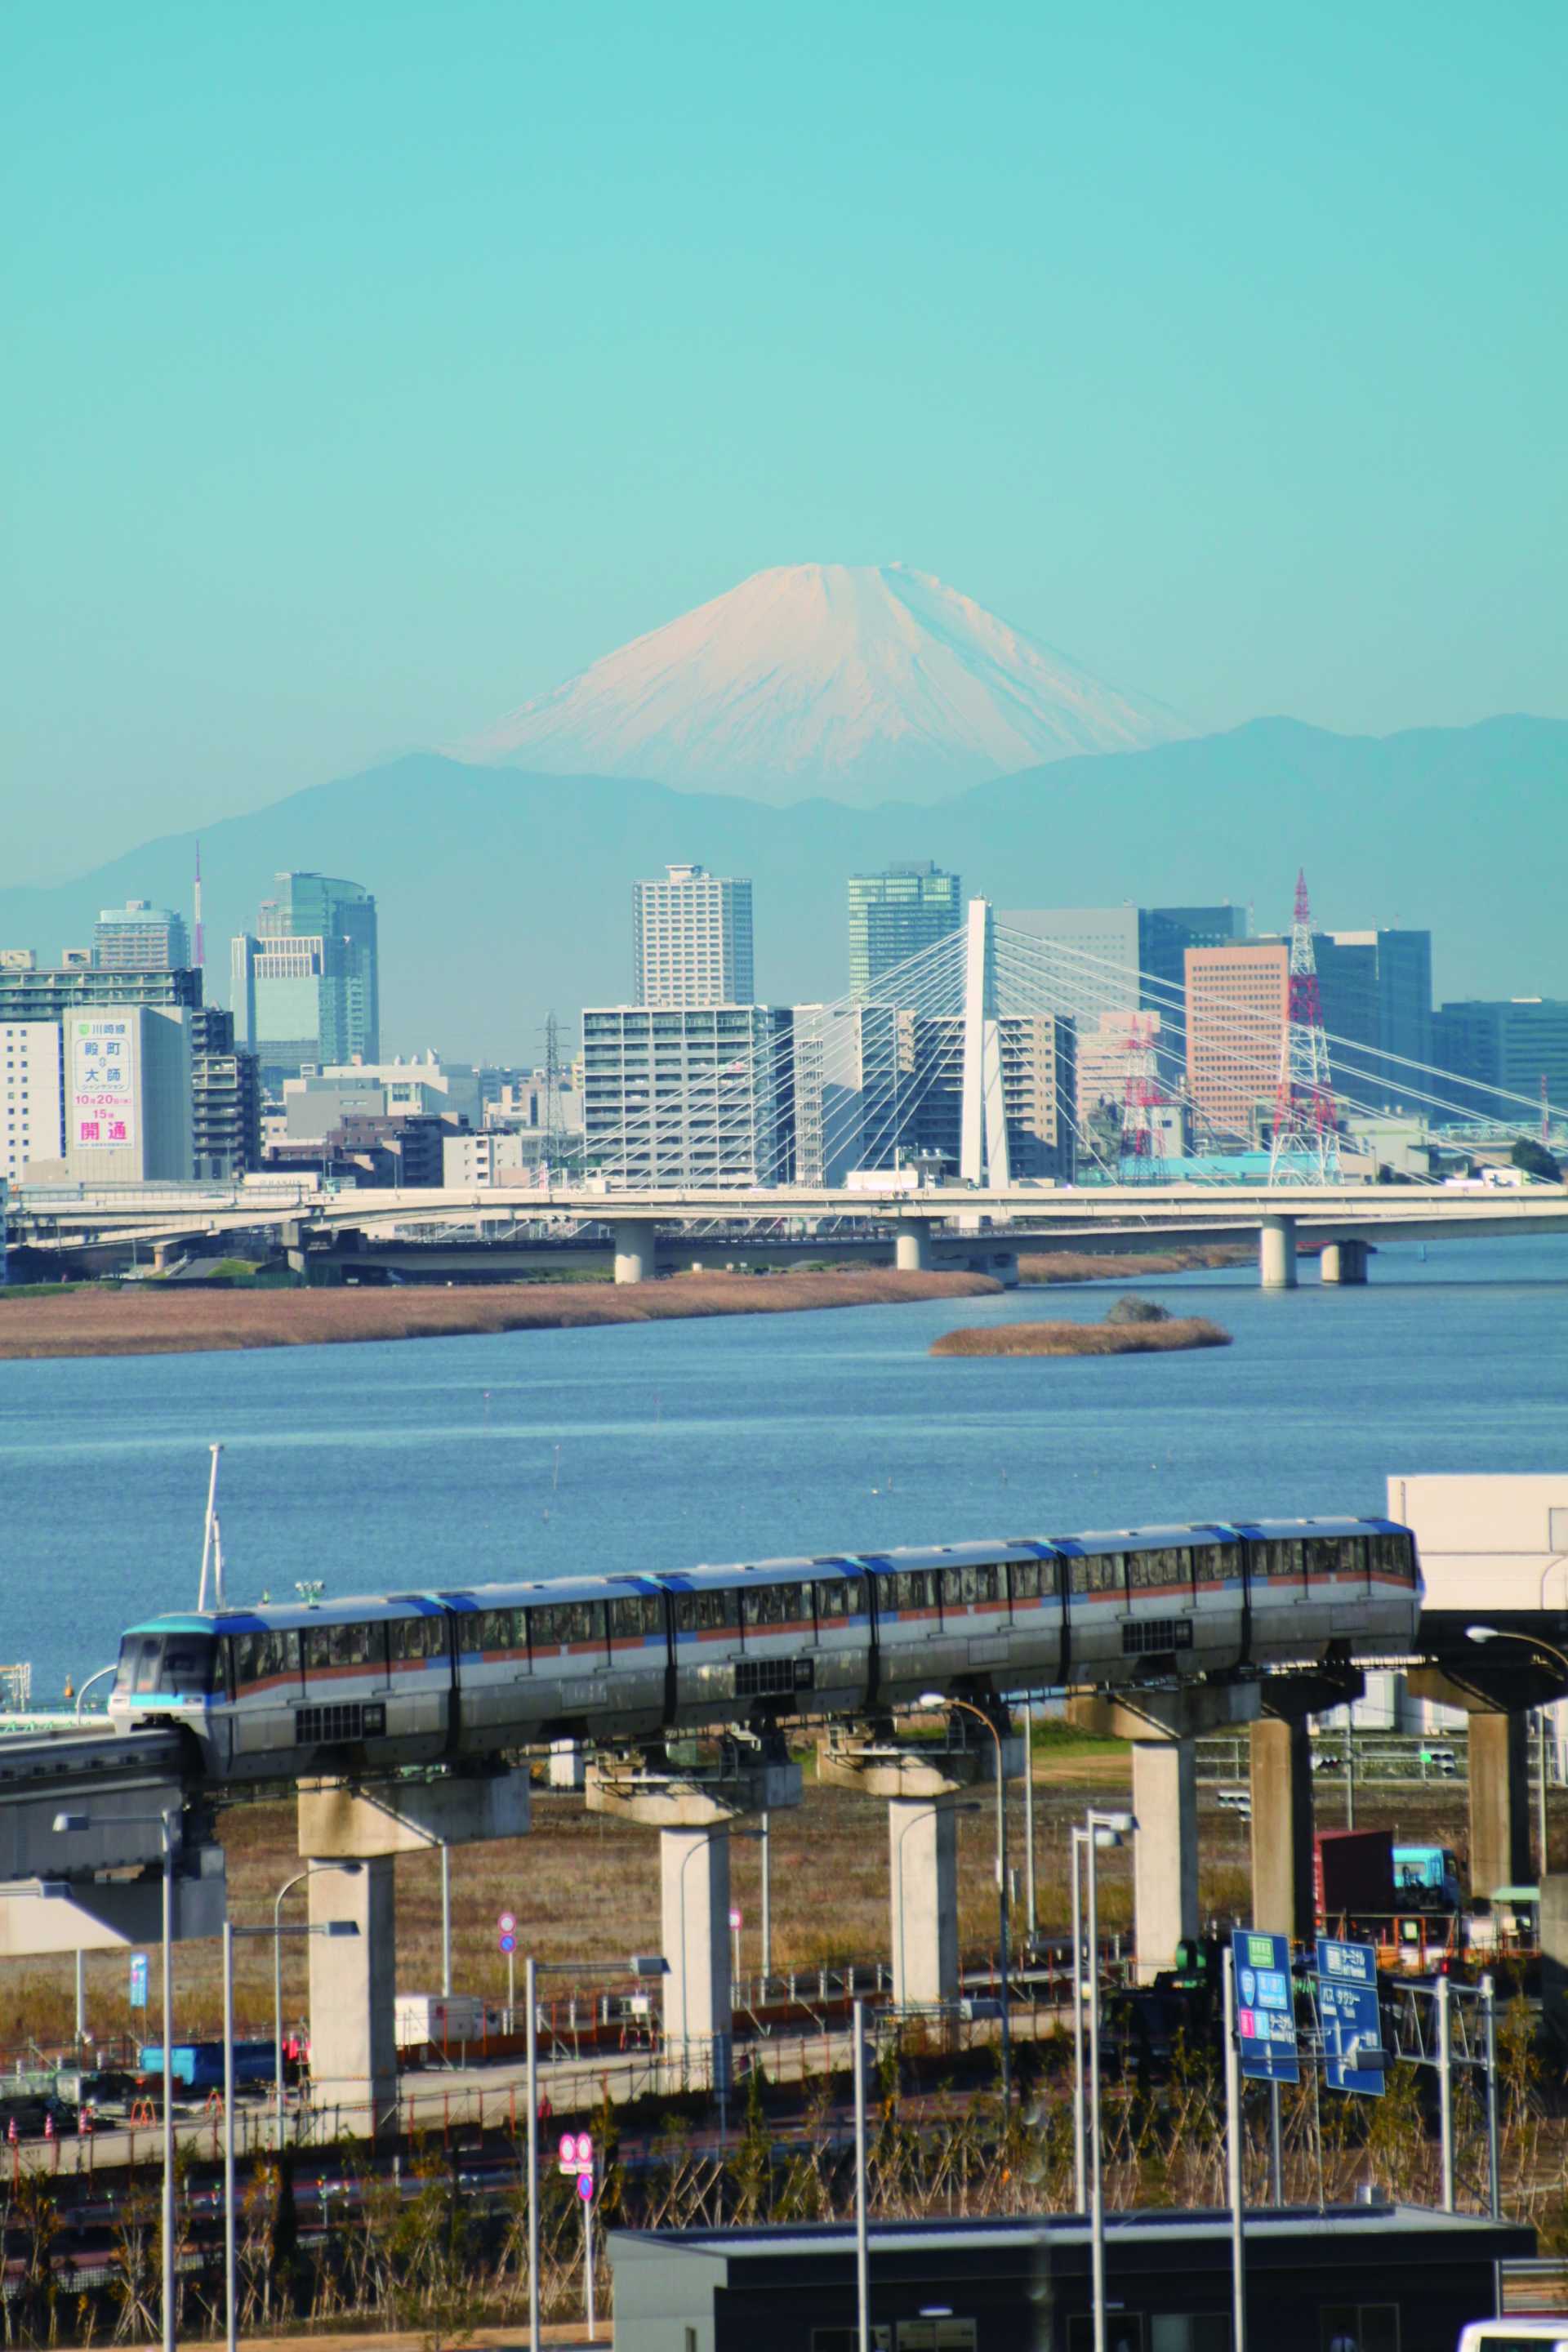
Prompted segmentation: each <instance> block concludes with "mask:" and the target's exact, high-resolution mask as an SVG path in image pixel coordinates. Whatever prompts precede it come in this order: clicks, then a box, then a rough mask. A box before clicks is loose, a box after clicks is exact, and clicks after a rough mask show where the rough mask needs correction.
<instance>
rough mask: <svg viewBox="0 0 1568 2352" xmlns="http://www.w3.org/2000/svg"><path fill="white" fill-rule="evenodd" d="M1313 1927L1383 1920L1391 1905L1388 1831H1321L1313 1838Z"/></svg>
mask: <svg viewBox="0 0 1568 2352" xmlns="http://www.w3.org/2000/svg"><path fill="white" fill-rule="evenodd" d="M1312 1899H1313V1902H1314V1905H1315V1906H1316V1909H1317V1914H1318V1925H1319V1927H1323V1928H1326V1929H1329V1930H1332V1928H1333V1927H1334V1926H1335V1924H1336V1923H1337V1922H1338V1921H1340V1920H1342V1919H1357V1920H1363V1921H1366V1922H1371V1921H1372V1920H1374V1919H1379V1918H1382V1919H1386V1918H1388V1917H1389V1916H1390V1915H1391V1914H1392V1913H1393V1911H1394V1908H1395V1904H1394V1840H1393V1838H1392V1836H1391V1835H1390V1834H1389V1832H1388V1831H1387V1830H1320V1831H1319V1832H1318V1834H1317V1836H1316V1837H1315V1838H1314V1839H1313V1841H1312Z"/></svg>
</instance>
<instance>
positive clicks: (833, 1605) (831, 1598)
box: [816, 1576, 855, 1625]
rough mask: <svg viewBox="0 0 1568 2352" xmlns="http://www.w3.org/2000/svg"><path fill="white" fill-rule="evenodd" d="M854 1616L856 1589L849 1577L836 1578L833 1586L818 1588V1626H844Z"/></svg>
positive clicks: (822, 1585)
mask: <svg viewBox="0 0 1568 2352" xmlns="http://www.w3.org/2000/svg"><path fill="white" fill-rule="evenodd" d="M854 1614H855V1588H854V1586H853V1585H852V1584H851V1583H850V1581H849V1579H848V1578H847V1576H840V1577H836V1578H835V1579H834V1580H833V1582H832V1583H831V1584H819V1585H818V1586H817V1587H816V1622H817V1623H818V1625H842V1624H843V1623H844V1622H846V1621H847V1619H848V1618H850V1617H852V1616H853V1615H854Z"/></svg>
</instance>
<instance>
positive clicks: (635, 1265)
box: [615, 1217, 658, 1282]
mask: <svg viewBox="0 0 1568 2352" xmlns="http://www.w3.org/2000/svg"><path fill="white" fill-rule="evenodd" d="M615 1244H616V1281H617V1282H651V1281H652V1280H653V1278H654V1276H655V1274H656V1273H657V1271H658V1237H657V1236H656V1234H655V1233H654V1229H653V1226H652V1225H651V1224H650V1223H649V1222H648V1220H647V1218H646V1217H617V1218H616V1227H615Z"/></svg>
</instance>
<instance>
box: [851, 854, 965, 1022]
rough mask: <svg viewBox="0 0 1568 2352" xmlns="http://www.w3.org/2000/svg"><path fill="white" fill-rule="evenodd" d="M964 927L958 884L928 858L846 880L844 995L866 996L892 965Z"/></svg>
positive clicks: (960, 887)
mask: <svg viewBox="0 0 1568 2352" xmlns="http://www.w3.org/2000/svg"><path fill="white" fill-rule="evenodd" d="M962 929H963V884H962V883H961V882H960V880H959V877H958V876H957V875H956V874H947V873H944V872H943V871H942V867H941V866H933V865H932V864H931V861H930V859H929V858H928V859H926V860H924V861H923V862H921V863H918V864H913V865H907V866H885V867H884V868H883V870H882V872H881V873H880V874H852V875H851V876H850V877H849V992H850V994H851V995H852V996H857V997H861V996H868V995H869V994H870V993H871V992H873V990H874V989H875V988H876V985H877V983H878V982H879V980H881V979H882V978H883V976H884V974H885V973H887V972H889V971H892V970H893V968H894V967H895V965H898V964H900V963H905V962H907V961H908V960H909V958H910V956H914V955H919V954H920V952H921V949H922V948H929V947H934V946H935V945H936V942H937V941H938V940H944V939H946V938H948V937H949V936H950V934H951V933H952V932H953V931H957V930H962Z"/></svg>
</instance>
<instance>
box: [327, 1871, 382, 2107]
mask: <svg viewBox="0 0 1568 2352" xmlns="http://www.w3.org/2000/svg"><path fill="white" fill-rule="evenodd" d="M394 1867H395V1865H394V1864H393V1860H392V1857H391V1855H390V1854H380V1855H377V1856H376V1857H375V1858H374V1860H372V1861H368V1862H363V1863H362V1864H360V1866H359V1868H358V1870H357V1871H353V1872H349V1871H343V1870H317V1871H312V1872H311V1874H310V1878H309V1879H308V1880H307V1881H306V1891H307V1893H308V1895H309V1898H310V1925H311V1927H322V1926H324V1925H325V1924H326V1922H327V1921H328V1920H330V1919H348V1920H352V1921H353V1924H354V1926H355V1927H357V1928H358V1930H359V1933H358V1934H357V1935H355V1936H342V1937H339V1936H310V1937H307V1939H306V1940H307V1943H308V1944H309V1947H310V2093H311V2098H312V2100H313V2102H314V2104H315V2105H316V2106H317V2107H318V2109H320V2108H323V2107H324V2108H328V2109H331V2108H333V2107H337V2108H341V2109H342V2114H341V2116H338V2117H335V2118H330V2119H329V2122H328V2129H329V2131H331V2129H333V2127H334V2125H337V2126H341V2128H342V2130H344V2131H346V2132H350V2133H352V2134H353V2135H354V2136H355V2137H359V2138H363V2139H370V2138H374V2136H375V2133H376V2131H377V2130H378V2129H379V2128H383V2127H384V2126H387V2125H388V2124H389V2123H392V2122H394V2121H395V2117H396V2113H397V2032H396V2026H397V1901H396V1895H395V1889H394V1883H393V1871H394Z"/></svg>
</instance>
